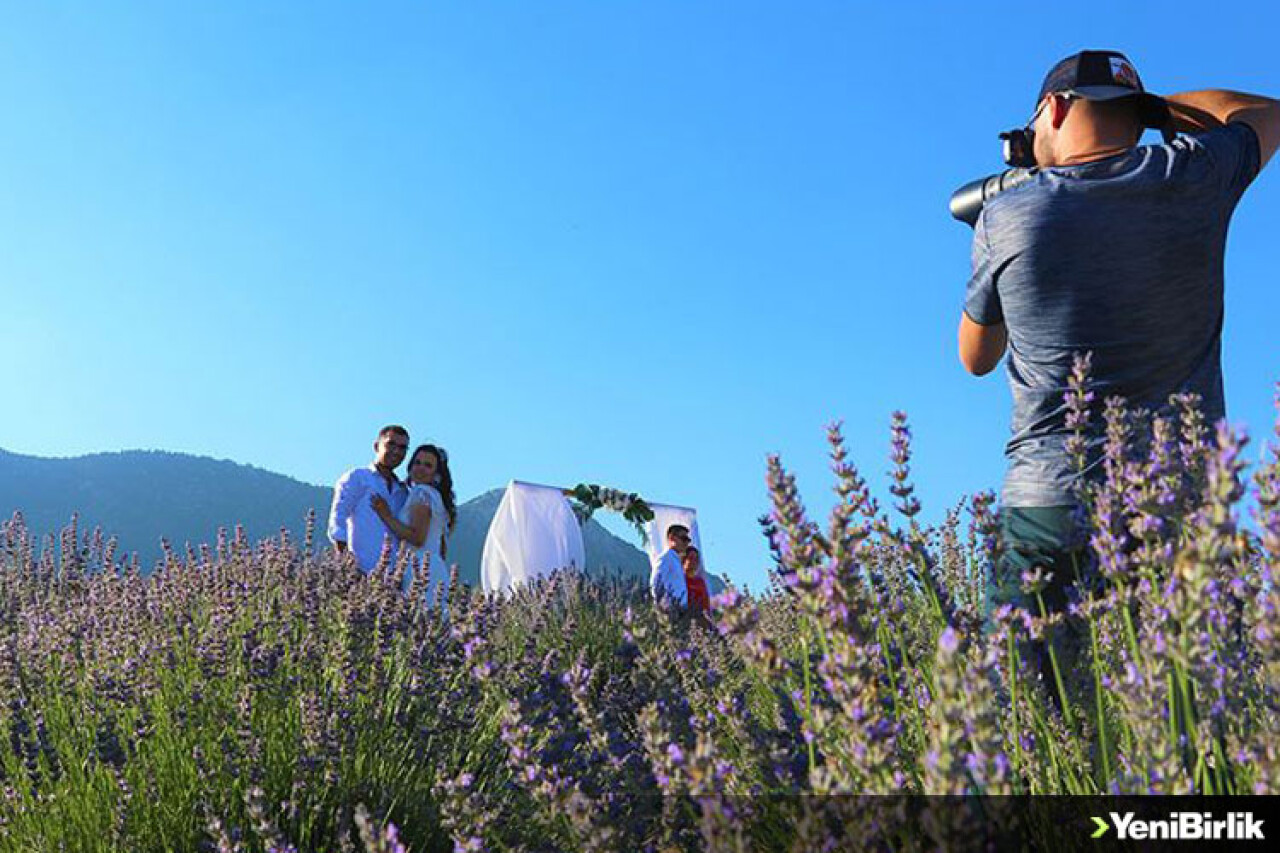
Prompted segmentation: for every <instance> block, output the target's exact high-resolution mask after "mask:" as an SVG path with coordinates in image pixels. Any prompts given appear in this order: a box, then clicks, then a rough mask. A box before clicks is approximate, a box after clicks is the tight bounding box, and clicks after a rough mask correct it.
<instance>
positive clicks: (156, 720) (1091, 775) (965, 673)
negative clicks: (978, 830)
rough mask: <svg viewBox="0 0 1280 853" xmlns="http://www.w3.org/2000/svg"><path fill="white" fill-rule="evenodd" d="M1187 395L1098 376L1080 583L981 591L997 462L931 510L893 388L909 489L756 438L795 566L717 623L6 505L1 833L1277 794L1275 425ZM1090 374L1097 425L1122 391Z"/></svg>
mask: <svg viewBox="0 0 1280 853" xmlns="http://www.w3.org/2000/svg"><path fill="white" fill-rule="evenodd" d="M1175 402H1176V406H1175V409H1174V410H1173V411H1174V414H1173V415H1171V416H1163V417H1156V418H1154V419H1153V418H1151V417H1148V416H1146V415H1144V413H1141V412H1126V411H1125V410H1123V409H1122V408H1121V407H1119V405H1118V404H1115V403H1108V404H1107V405H1106V407H1105V408H1106V413H1105V417H1106V421H1107V442H1106V446H1105V462H1104V469H1105V474H1104V476H1103V477H1102V478H1101V480H1100V481H1099V484H1098V486H1097V487H1096V489H1094V490H1093V491H1092V492H1091V493H1090V494H1089V496H1088V505H1089V518H1088V526H1089V533H1088V536H1089V539H1088V543H1089V548H1090V549H1091V550H1092V552H1093V553H1094V555H1095V559H1096V560H1097V564H1098V566H1099V571H1100V574H1101V578H1102V580H1101V582H1099V583H1095V584H1092V585H1089V586H1088V588H1087V589H1084V590H1077V595H1076V596H1075V598H1074V600H1073V602H1072V605H1071V609H1070V613H1069V614H1067V615H1066V616H1063V615H1061V614H1053V613H1051V612H1048V611H1040V608H1035V609H1033V612H1023V611H1020V610H1016V609H1013V608H1010V607H1007V606H1006V607H1003V608H999V609H996V610H994V612H988V606H987V595H986V590H987V586H988V582H989V577H990V574H991V571H992V565H993V560H994V559H995V557H996V554H997V551H998V549H999V548H1000V547H1001V545H1000V542H999V540H998V537H997V536H996V530H997V528H996V521H995V515H994V511H995V507H994V499H993V496H991V495H990V494H979V495H977V496H975V497H973V498H972V499H970V500H967V501H966V502H964V503H963V504H962V505H961V506H960V507H957V508H956V509H955V510H954V511H952V512H950V513H948V514H947V520H946V522H945V523H944V524H943V525H941V526H940V527H937V528H925V527H923V526H921V525H919V524H918V523H917V522H916V519H917V517H918V515H919V512H920V506H919V503H918V502H917V500H916V499H915V497H914V492H913V487H912V484H911V481H910V477H909V465H910V452H911V451H910V441H909V431H908V428H907V426H906V423H905V419H904V418H903V417H901V416H895V418H894V421H893V424H892V434H891V475H890V476H891V492H892V494H893V496H894V498H893V503H894V506H892V507H885V508H881V507H880V506H878V505H877V504H876V502H875V501H874V500H873V499H872V497H871V493H870V490H869V488H868V484H867V482H866V480H864V477H863V475H862V474H860V473H859V471H858V470H857V469H855V467H854V466H853V463H852V461H851V459H850V456H849V453H848V451H847V449H846V447H845V446H844V443H843V439H842V436H841V433H840V430H839V428H838V427H833V428H832V429H831V431H830V436H829V439H830V444H831V461H832V470H833V475H834V487H835V492H836V495H837V498H838V499H837V502H836V505H835V509H834V510H833V511H832V513H831V516H830V518H829V519H827V520H825V521H824V522H822V523H819V522H817V521H815V520H814V519H812V518H811V517H810V516H809V515H807V514H806V510H805V507H804V505H803V503H802V500H801V496H800V495H799V493H798V491H797V488H796V485H795V482H794V480H793V478H792V477H791V476H790V475H789V474H788V473H787V471H786V470H785V469H784V467H783V466H782V463H781V462H780V461H779V460H777V459H771V460H769V464H768V488H769V492H770V495H771V500H772V506H771V508H770V512H769V514H768V516H767V518H766V519H764V527H765V531H764V532H765V534H766V535H767V536H769V537H770V541H771V545H772V548H773V552H774V554H775V557H776V560H777V572H776V579H775V583H774V585H773V587H772V588H771V589H769V590H768V591H767V592H766V593H765V594H763V595H761V596H746V595H742V594H739V593H737V592H734V591H730V592H728V593H726V594H725V595H723V596H721V597H720V599H718V601H717V608H716V615H715V618H714V624H713V625H704V624H702V623H699V622H692V621H690V620H689V619H688V618H687V617H685V616H683V615H681V614H677V613H672V612H669V611H667V610H664V609H660V608H655V607H654V606H653V605H652V604H650V603H649V601H648V599H647V596H646V595H645V592H644V591H643V590H642V589H639V588H637V587H635V586H628V585H623V584H621V583H618V584H611V583H607V582H606V583H601V582H597V581H591V580H587V579H585V578H583V577H581V576H579V575H575V574H569V573H565V574H558V575H555V576H553V577H552V578H551V579H550V580H548V581H546V582H544V583H541V584H539V585H537V586H534V587H530V588H526V589H525V590H523V591H522V592H521V593H520V594H518V595H517V596H516V597H514V598H513V599H510V600H505V601H504V600H495V599H493V598H486V597H484V596H481V595H479V594H478V593H471V594H468V593H467V592H466V591H465V590H461V589H455V590H454V591H453V594H452V595H451V599H450V600H451V604H450V607H449V609H448V612H447V613H446V612H444V611H443V610H442V609H441V608H440V607H438V606H434V604H433V603H431V602H428V601H426V600H425V596H424V595H423V592H422V590H414V591H413V593H414V594H412V595H410V596H409V597H405V596H403V595H402V594H400V592H399V576H400V573H401V572H403V570H404V566H403V564H400V565H397V564H395V563H394V561H392V562H390V563H388V564H384V566H383V568H382V569H381V570H379V571H378V572H376V573H375V575H374V576H372V577H369V578H366V577H364V576H362V575H361V574H360V573H359V572H358V571H357V570H356V569H355V568H354V567H353V566H352V564H351V563H349V562H340V561H339V560H338V559H337V558H336V557H335V556H334V555H333V554H331V553H330V552H329V551H328V550H327V549H325V548H323V547H321V545H320V544H319V543H316V542H313V541H311V540H310V537H308V540H307V541H304V542H297V543H293V542H289V541H287V538H283V537H282V539H281V540H277V541H268V542H262V543H257V544H252V543H249V542H247V541H244V538H243V537H242V536H237V535H229V536H227V537H226V538H225V539H224V540H222V541H219V542H217V543H215V544H212V545H210V546H208V547H201V548H200V549H198V550H194V551H191V550H188V551H186V552H185V553H169V554H168V556H167V558H166V561H165V563H164V565H163V566H161V567H159V568H158V569H157V570H156V572H154V573H153V574H151V575H150V576H147V577H144V576H142V575H141V573H140V572H139V571H138V569H137V567H136V566H129V565H126V564H124V563H123V562H122V561H120V560H119V559H118V557H117V555H116V554H114V553H113V550H114V548H113V545H112V544H111V543H109V542H104V541H102V537H101V536H95V535H93V534H88V535H83V533H82V532H81V531H77V530H76V529H75V528H74V526H72V527H70V528H68V529H67V531H66V532H65V533H64V535H63V537H62V541H61V542H60V543H52V542H51V543H47V545H46V547H44V548H40V547H38V543H33V542H32V541H30V539H29V537H28V536H27V534H26V531H25V529H24V526H23V522H22V520H21V518H20V517H15V518H14V519H13V520H11V521H9V522H7V523H6V524H5V525H4V528H3V531H2V532H0V726H2V728H3V732H4V733H5V736H6V741H5V743H4V746H3V748H2V749H0V754H2V755H3V758H2V760H0V774H2V775H3V796H2V797H0V849H6V850H24V851H34V850H63V849H66V850H103V851H105V850H197V849H210V850H221V851H230V850H244V851H262V850H272V851H283V850H307V851H311V850H368V851H393V850H405V849H408V850H415V851H430V850H456V851H479V850H530V851H543V850H545V851H552V850H556V851H559V850H616V851H636V850H655V851H657V850H725V851H730V850H732V851H740V850H796V851H808V850H818V849H844V848H845V847H846V846H847V847H848V849H859V845H865V846H883V847H885V848H889V847H892V849H934V848H936V847H937V846H938V845H939V843H941V840H942V839H943V838H948V839H950V841H949V844H948V846H950V847H951V848H952V849H959V847H960V846H961V845H959V844H958V842H957V836H955V835H954V834H953V835H947V833H948V832H950V831H954V829H955V828H954V827H951V828H950V829H948V827H946V826H941V825H938V824H936V823H930V822H926V823H925V825H924V826H923V828H922V830H921V831H920V832H919V833H918V834H917V835H915V836H914V837H913V838H897V839H896V840H893V843H892V844H891V843H890V841H889V840H888V839H879V840H875V841H874V843H873V840H874V839H875V838H876V836H875V835H874V833H875V832H876V829H877V827H880V828H882V829H883V827H884V826H885V824H884V823H883V822H877V821H878V820H879V818H877V816H876V814H875V810H874V809H873V808H870V807H867V806H866V805H865V803H864V804H863V805H861V806H859V807H858V808H857V809H854V810H852V811H850V812H848V813H845V814H843V815H833V814H831V813H824V812H823V811H822V808H821V806H822V804H823V803H832V802H840V801H841V800H840V798H838V797H835V796H834V795H839V794H881V793H922V794H947V795H954V794H982V795H995V794H1018V793H1029V794H1060V793H1071V794H1087V793H1156V792H1167V793H1186V792H1199V793H1216V794H1244V793H1276V792H1278V791H1280V719H1278V717H1277V712H1278V710H1280V708H1278V697H1280V694H1278V692H1277V691H1278V690H1280V634H1278V633H1277V632H1278V631H1280V627H1278V624H1280V623H1277V608H1278V606H1280V586H1277V575H1278V574H1280V457H1278V456H1277V448H1276V445H1275V444H1274V443H1273V444H1272V445H1271V446H1270V447H1269V449H1268V450H1267V451H1266V453H1265V454H1264V455H1263V456H1262V462H1261V464H1259V465H1258V466H1257V467H1256V469H1254V470H1252V471H1251V472H1246V471H1245V460H1246V453H1245V440H1244V438H1243V437H1242V436H1240V435H1238V434H1237V433H1235V432H1233V431H1232V430H1230V429H1228V428H1225V427H1224V428H1219V429H1218V430H1216V431H1214V430H1212V429H1210V428H1209V427H1208V426H1207V425H1205V424H1204V423H1203V422H1202V420H1201V419H1200V417H1199V415H1198V414H1197V411H1196V409H1195V406H1194V401H1192V400H1179V401H1175ZM1069 403H1070V404H1071V405H1072V406H1073V407H1074V410H1075V412H1076V417H1075V419H1074V423H1075V425H1076V427H1077V428H1081V427H1082V425H1083V421H1084V419H1085V418H1086V417H1088V412H1089V411H1090V410H1091V409H1096V408H1100V407H1099V406H1097V404H1096V403H1095V401H1092V400H1090V399H1089V397H1088V395H1086V394H1085V393H1084V392H1083V391H1081V390H1079V388H1077V390H1076V391H1075V392H1074V394H1073V395H1072V396H1071V397H1070V398H1069ZM1076 450H1077V451H1078V452H1080V453H1081V454H1082V456H1081V464H1083V461H1084V459H1083V454H1084V452H1085V449H1084V446H1083V442H1082V441H1081V442H1078V443H1077V446H1076ZM1249 458H1257V456H1256V455H1253V456H1251V457H1249ZM864 464H874V465H875V467H876V469H877V470H878V469H879V468H880V465H879V463H876V461H875V460H869V461H864ZM1044 582H1045V578H1043V577H1042V576H1039V575H1030V576H1027V577H1025V578H1023V579H1022V583H1023V585H1024V588H1025V590H1027V591H1028V592H1029V593H1031V594H1035V593H1036V591H1037V590H1038V589H1039V588H1040V587H1041V586H1042V585H1043V583H1044ZM1069 626H1074V628H1075V630H1076V631H1077V633H1078V636H1080V637H1083V638H1084V642H1085V648H1084V649H1083V654H1081V655H1079V656H1077V657H1076V658H1074V659H1073V660H1072V661H1068V660H1066V659H1064V658H1062V657H1061V656H1059V655H1058V654H1057V653H1055V654H1054V655H1053V656H1052V657H1049V658H1047V660H1048V663H1049V667H1048V670H1047V673H1048V674H1047V676H1046V677H1045V678H1041V677H1039V676H1038V674H1037V673H1038V667H1037V666H1036V664H1035V662H1034V661H1033V656H1034V655H1035V654H1036V650H1035V648H1034V645H1033V642H1034V641H1035V640H1038V639H1043V638H1045V637H1047V636H1056V635H1057V634H1058V633H1059V632H1062V631H1065V630H1067V628H1068V627H1069ZM808 794H813V795H832V796H822V797H809V796H800V795H808ZM859 821H861V823H859ZM1028 831H1029V832H1031V833H1033V834H1034V833H1037V832H1038V833H1041V834H1042V835H1046V836H1047V835H1051V834H1052V833H1053V832H1054V831H1055V830H1054V827H1052V826H1040V827H1035V826H1032V827H1029V829H1028Z"/></svg>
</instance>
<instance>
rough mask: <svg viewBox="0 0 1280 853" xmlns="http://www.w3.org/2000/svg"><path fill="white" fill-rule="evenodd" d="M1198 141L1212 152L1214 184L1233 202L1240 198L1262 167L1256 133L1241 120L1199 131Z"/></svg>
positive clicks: (1211, 163) (1209, 153)
mask: <svg viewBox="0 0 1280 853" xmlns="http://www.w3.org/2000/svg"><path fill="white" fill-rule="evenodd" d="M1195 140H1196V141H1197V142H1198V143H1200V145H1201V147H1203V148H1204V150H1205V152H1206V153H1207V154H1208V155H1209V162H1210V174H1211V175H1212V176H1213V185H1214V187H1215V188H1216V189H1217V190H1218V191H1220V192H1221V193H1222V194H1223V195H1224V196H1225V197H1226V198H1227V199H1228V200H1229V201H1230V202H1231V203H1232V204H1234V203H1235V202H1237V201H1239V200H1240V196H1241V195H1243V194H1244V191H1245V189H1246V188H1248V186H1249V184H1250V183H1252V182H1253V179H1254V178H1256V177H1257V176H1258V170H1259V169H1260V168H1261V151H1260V147H1259V143H1258V134H1257V132H1256V131H1255V130H1254V129H1253V128H1252V127H1250V126H1249V125H1247V124H1245V123H1244V122H1240V121H1233V122H1231V123H1230V124H1228V125H1226V126H1225V127H1215V128H1214V129H1213V130H1207V131H1205V132H1204V133H1200V134H1197V135H1196V136H1195Z"/></svg>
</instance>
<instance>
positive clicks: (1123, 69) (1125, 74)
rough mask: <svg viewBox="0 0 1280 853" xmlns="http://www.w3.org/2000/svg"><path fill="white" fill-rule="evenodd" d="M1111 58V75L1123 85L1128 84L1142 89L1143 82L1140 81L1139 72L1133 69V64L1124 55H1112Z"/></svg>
mask: <svg viewBox="0 0 1280 853" xmlns="http://www.w3.org/2000/svg"><path fill="white" fill-rule="evenodd" d="M1110 59H1111V76H1112V78H1114V79H1115V81H1116V82H1117V83H1119V84H1120V85H1122V86H1128V87H1130V88H1131V89H1141V88H1142V83H1140V82H1139V81H1138V72H1137V71H1134V70H1133V66H1132V65H1130V64H1129V62H1128V60H1126V59H1125V58H1124V57H1122V56H1112V57H1110Z"/></svg>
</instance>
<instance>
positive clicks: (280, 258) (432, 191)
mask: <svg viewBox="0 0 1280 853" xmlns="http://www.w3.org/2000/svg"><path fill="white" fill-rule="evenodd" d="M0 8H2V9H3V12H2V17H0V104H3V108H4V118H3V128H4V130H3V132H2V133H0V234H3V239H2V240H0V247H2V248H0V363H2V364H4V365H5V366H6V368H7V369H6V371H5V383H4V385H5V388H4V393H3V396H4V401H5V402H4V404H3V408H2V409H0V412H2V414H0V447H3V448H5V449H8V450H12V451H16V452H22V453H32V454H38V455H50V456H54V455H56V456H64V455H77V454H81V453H88V452H95V451H102V450H119V449H126V448H157V449H166V450H175V451H186V452H191V453H198V454H203V455H210V456H215V457H219V458H229V459H234V460H236V461H239V462H245V463H250V464H254V465H258V466H260V467H264V468H268V469H271V470H275V471H279V472H281V473H285V474H288V475H291V476H294V477H297V478H299V479H302V480H307V481H310V482H316V483H329V482H332V480H333V479H335V478H336V477H337V475H338V474H339V473H341V471H342V470H343V469H345V468H347V467H349V466H351V465H354V464H360V463H363V462H365V461H366V460H367V458H368V456H369V444H370V442H371V440H372V438H373V435H374V433H375V432H376V430H377V428H378V427H379V426H380V425H382V424H383V423H385V422H389V421H401V422H404V423H405V424H407V425H408V426H409V427H410V429H411V431H412V432H413V438H414V440H415V441H417V440H434V441H438V442H440V443H442V444H444V445H445V446H446V447H448V448H449V450H450V453H451V456H452V459H453V460H454V466H455V469H456V471H455V474H456V477H457V484H458V491H459V495H460V497H462V498H468V497H471V496H473V495H475V494H477V493H479V492H481V491H484V490H487V489H489V488H493V487H495V486H499V485H502V484H504V483H505V482H506V481H507V480H508V479H510V478H519V479H524V480H531V481H535V482H544V483H552V484H557V485H572V484H574V483H577V482H583V481H585V482H598V483H604V484H608V485H614V486H618V487H621V488H626V489H632V490H636V491H639V492H640V493H641V494H643V495H645V496H647V497H651V498H652V499H654V500H659V501H665V502H671V503H678V504H686V505H692V506H695V507H697V508H698V509H699V510H700V517H701V523H702V525H703V535H704V540H705V544H706V548H707V551H708V557H709V562H710V563H711V568H712V569H714V570H717V571H721V572H725V573H727V574H728V575H730V576H731V577H733V578H735V579H737V580H739V581H745V582H747V583H749V584H751V585H752V586H753V587H758V586H759V585H760V584H761V583H762V582H763V581H764V578H765V567H766V565H767V552H766V550H765V548H764V545H763V542H762V540H761V538H760V536H759V534H758V529H757V526H756V522H755V519H756V518H757V516H759V515H760V513H761V512H762V511H763V510H764V509H765V507H766V497H765V493H764V485H763V484H764V460H765V455H766V454H767V453H770V452H778V453H781V454H782V456H783V458H784V461H785V462H786V463H787V464H788V465H789V466H790V467H792V468H793V470H794V471H795V472H796V473H797V474H798V476H799V478H800V484H801V487H802V489H803V490H804V492H805V493H806V494H807V495H808V496H809V497H810V499H811V502H812V504H813V506H814V509H815V510H816V511H819V512H822V513H825V510H826V508H827V507H828V506H829V502H828V498H827V495H828V494H829V489H828V486H829V478H828V476H827V474H826V458H825V446H824V431H823V428H824V425H825V424H826V423H828V422H829V421H831V420H834V419H843V420H844V422H845V425H846V431H847V434H848V437H849V440H850V445H851V447H852V450H853V455H854V458H855V461H856V462H857V463H858V464H859V465H860V466H861V467H862V469H863V470H864V472H865V473H866V474H867V475H868V476H869V477H870V478H871V479H872V480H873V482H874V483H875V484H876V486H877V487H878V488H880V489H881V491H882V493H883V486H884V479H885V478H884V472H885V470H886V469H887V467H888V462H887V455H886V453H887V446H888V434H887V432H888V423H889V415H890V413H891V412H892V411H893V410H894V409H897V408H901V409H905V410H906V411H907V412H908V413H909V414H910V416H911V420H912V423H913V426H914V430H915V434H916V439H917V441H916V448H917V456H916V465H915V472H916V474H917V482H918V484H919V488H920V495H921V497H922V499H923V501H924V503H925V507H926V512H927V514H929V515H930V516H931V517H934V518H936V517H939V516H940V514H941V512H942V510H943V509H944V508H945V507H947V506H950V505H951V504H953V503H954V502H955V501H956V500H958V499H959V498H960V497H961V496H962V495H964V494H966V493H970V492H973V491H975V490H977V489H981V488H992V487H995V486H996V485H997V484H998V482H999V479H1000V476H1001V474H1002V471H1003V457H1002V448H1003V443H1004V440H1005V438H1006V435H1007V431H1008V416H1009V403H1008V391H1007V389H1006V387H1005V380H1004V377H1003V371H999V372H997V373H996V374H993V375H992V376H989V377H987V378H985V379H981V380H977V379H973V378H971V377H969V376H967V375H966V374H965V373H964V372H963V371H962V370H961V368H960V367H959V365H958V363H957V361H956V357H955V346H954V335H955V326H956V322H957V319H958V316H959V307H960V303H961V298H962V293H963V287H964V283H965V280H966V275H967V271H968V270H967V265H968V248H969V245H968V244H969V236H970V232H969V230H968V229H967V228H966V227H964V226H962V225H960V224H958V223H956V222H953V221H952V220H951V219H950V218H949V217H948V215H947V207H946V202H947V198H948V196H949V194H950V192H951V191H952V190H953V189H954V188H955V187H956V186H958V185H959V184H961V183H963V182H965V181H967V180H969V179H971V178H974V177H978V176H980V175H983V174H986V173H989V172H992V171H995V170H997V169H998V168H1000V165H1001V164H1000V161H999V148H998V144H997V140H996V138H995V134H996V133H997V132H998V131H1000V130H1002V129H1005V128H1007V127H1010V126H1013V125H1017V124H1021V123H1022V122H1024V121H1025V120H1026V118H1027V117H1028V115H1029V113H1030V110H1031V108H1032V107H1033V106H1034V105H1033V103H1032V102H1033V100H1034V95H1035V92H1036V89H1037V88H1038V86H1039V82H1040V79H1041V77H1042V76H1043V74H1044V72H1045V71H1046V70H1047V68H1048V67H1049V65H1051V64H1052V63H1053V62H1054V61H1056V60H1057V59H1059V58H1061V57H1062V56H1064V55H1066V54H1068V53H1071V52H1073V51H1075V50H1077V49H1079V48H1082V47H1107V48H1117V49H1121V50H1124V51H1126V52H1128V54H1129V55H1130V57H1131V58H1132V59H1133V60H1134V62H1135V64H1136V65H1137V67H1138V69H1139V71H1140V73H1141V74H1142V75H1143V78H1144V80H1145V82H1146V83H1147V85H1148V87H1149V88H1151V89H1153V90H1154V91H1157V92H1161V93H1171V92H1176V91H1181V90H1186V89H1193V88H1206V87H1227V88H1237V89H1241V90H1245V91H1255V92H1259V93H1262V94H1270V95H1277V94H1280V64H1277V63H1276V62H1275V59H1274V56H1275V44H1274V37H1275V33H1276V32H1280V13H1277V12H1276V11H1275V7H1274V6H1273V5H1272V4H1265V3H1255V4H1233V5H1232V7H1231V12H1230V14H1214V15H1209V14H1206V13H1205V7H1204V6H1203V4H1196V5H1192V4H1178V3H1172V4H1170V3H1161V4H1122V5H1116V6H1113V7H1109V8H1108V11H1107V13H1106V15H1105V16H1097V15H1084V14H1079V15H1075V16H1067V15H1050V14H1047V13H1036V14H1029V15H1026V16H1025V18H1024V19H1023V20H1017V19H1014V18H1012V17H1010V15H1009V14H1008V13H1009V10H1010V9H1011V8H1012V7H1010V6H1009V5H1008V4H1007V3H1000V4H964V5H963V6H962V5H961V4H941V3H939V4H912V5H906V6H897V5H896V6H894V7H892V8H891V7H889V6H888V5H885V6H883V7H872V6H864V5H861V4H854V3H787V4H783V3H747V2H719V3H710V2H703V3H692V2H657V0H646V2H643V3H641V2H586V0H582V2H574V3H569V2H538V3H531V2H530V3H523V2H522V3H517V2H505V3H494V2H467V3H430V4H427V3H361V4H355V3H323V2H307V3H301V2H297V3H251V2H220V3H217V4H209V3H160V2H155V3H126V2H113V3H110V4H16V3H4V4H3V6H0ZM1275 168H1276V167H1274V166H1273V167H1272V168H1271V171H1275ZM1278 216H1280V182H1278V181H1277V179H1276V177H1275V175H1273V174H1270V173H1264V174H1263V176H1262V177H1261V178H1260V179H1259V181H1258V182H1257V183H1256V184H1255V186H1254V187H1253V188H1252V189H1251V190H1250V191H1249V192H1248V194H1246V196H1245V199H1244V201H1243V203H1242V204H1241V207H1240V208H1239V210H1238V213H1237V216H1236V219H1235V222H1234V224H1233V227H1232V234H1231V238H1230V243H1229V250H1228V262H1227V276H1228V278H1227V293H1228V295H1227V327H1226V337H1225V346H1224V368H1225V374H1226V383H1227V395H1228V407H1229V411H1230V415H1231V418H1232V420H1233V421H1235V422H1237V423H1240V424H1243V425H1247V426H1248V427H1250V429H1251V430H1252V432H1253V434H1254V435H1255V437H1257V438H1261V437H1262V436H1263V434H1264V433H1265V432H1267V431H1269V430H1270V426H1271V423H1272V421H1273V417H1274V412H1273V409H1272V405H1271V401H1272V389H1273V385H1274V382H1275V381H1276V380H1280V358H1277V355H1278V354H1280V345H1278V344H1277V341H1276V337H1275V335H1276V332H1275V328H1276V326H1275V318H1276V317H1277V316H1280V286H1278V284H1277V280H1276V273H1275V270H1276V269H1277V268H1278V266H1280V264H1278V263H1277V261H1278V260H1280V259H1278V258H1277V253H1278V252H1280V249H1277V242H1276V241H1275V239H1274V233H1275V223H1276V222H1277V217H1278ZM1256 450H1257V447H1256V445H1255V448H1254V452H1255V453H1256Z"/></svg>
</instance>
